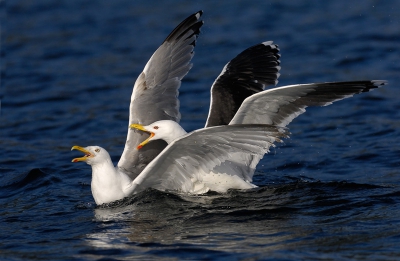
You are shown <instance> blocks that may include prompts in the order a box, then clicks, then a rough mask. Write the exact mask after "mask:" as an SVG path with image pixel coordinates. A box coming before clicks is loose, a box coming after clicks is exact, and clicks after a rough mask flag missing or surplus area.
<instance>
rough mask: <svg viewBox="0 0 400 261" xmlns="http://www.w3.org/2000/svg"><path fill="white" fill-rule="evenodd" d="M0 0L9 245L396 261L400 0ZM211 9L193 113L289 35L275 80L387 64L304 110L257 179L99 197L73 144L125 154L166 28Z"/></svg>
mask: <svg viewBox="0 0 400 261" xmlns="http://www.w3.org/2000/svg"><path fill="white" fill-rule="evenodd" d="M215 2H216V1H175V2H171V1H128V0H118V1H108V0H101V1H84V0H82V1H69V0H57V1H56V0H41V1H28V0H26V1H23V0H21V1H18V0H13V1H7V3H6V1H0V6H1V33H2V35H1V94H0V95H1V121H0V131H1V136H0V172H1V174H0V231H1V232H0V259H2V260H61V259H64V260H66V259H81V260H132V259H136V260H154V259H165V260H180V259H185V260H399V259H400V149H399V144H400V98H399V96H400V86H399V82H400V62H399V61H400V1H396V0H388V1H372V0H370V1H369V0H366V1H359V2H354V1H340V0H339V1H329V2H328V1H319V0H318V1H317V0H315V1H296V2H295V3H294V1H278V0H276V1H235V2H233V1H229V2H228V1H226V2H224V3H215ZM200 9H203V10H204V11H205V13H204V20H205V25H204V26H203V30H202V34H201V36H200V38H199V40H198V45H197V46H196V55H195V58H194V60H193V62H194V67H193V69H192V70H191V72H190V73H189V74H188V75H187V76H186V77H185V78H184V82H183V84H182V87H181V89H180V100H181V112H182V121H181V123H182V125H183V126H184V128H185V129H186V130H187V131H190V130H194V129H197V128H201V127H202V126H204V123H205V119H206V116H207V113H208V108H209V89H210V86H211V84H212V82H213V81H214V79H215V78H216V77H217V75H218V74H219V73H220V71H221V69H222V67H223V65H224V64H225V63H226V62H227V61H229V60H230V59H231V58H233V57H234V56H235V55H236V54H238V53H239V52H241V51H242V50H244V49H245V48H247V47H249V46H251V45H254V44H256V43H259V42H262V41H266V40H273V41H274V42H275V43H277V44H278V45H279V46H280V48H281V54H282V58H281V61H282V64H281V65H282V70H281V73H282V75H281V77H280V83H279V84H278V86H282V85H287V84H295V83H308V82H321V81H345V80H366V79H386V80H388V81H389V82H390V85H387V86H385V87H383V88H381V89H379V90H375V91H373V92H371V93H365V94H362V95H358V96H357V97H354V98H351V99H347V100H344V101H341V102H338V103H335V104H334V105H332V106H328V107H324V108H313V109H309V110H308V111H307V112H306V113H305V114H304V115H302V116H300V117H299V118H297V119H296V120H295V121H294V122H293V123H292V124H290V125H289V127H290V131H291V132H292V135H291V137H292V138H291V139H290V140H286V141H285V144H283V145H279V146H278V147H277V148H276V149H274V150H272V152H271V153H270V154H269V155H266V156H265V157H264V159H263V160H262V161H261V162H260V165H259V168H258V171H257V175H256V176H255V183H256V184H257V185H259V186H260V188H259V189H255V190H252V191H247V192H239V191H231V192H229V193H228V194H223V195H220V194H213V193H210V194H208V195H205V196H199V197H187V198H184V197H181V196H178V195H174V194H170V193H163V192H158V191H155V190H147V191H144V192H143V193H140V194H138V195H136V196H134V197H131V198H129V199H128V200H123V201H121V202H116V203H115V204H113V205H112V206H110V207H107V208H98V207H96V206H95V204H94V201H93V198H92V195H91V192H90V179H91V169H90V167H89V166H87V165H86V164H73V163H71V162H70V161H71V159H72V158H73V157H75V156H76V155H74V154H73V153H71V152H70V148H71V147H72V146H73V145H82V146H87V145H100V146H102V147H104V148H107V150H108V151H109V152H110V154H111V155H112V158H113V160H114V161H115V162H117V161H118V159H119V156H120V154H121V153H122V149H123V145H124V143H125V137H126V131H127V123H128V106H129V99H130V95H131V91H132V85H133V83H134V81H135V79H136V77H137V75H138V74H139V73H140V72H141V70H142V69H143V67H144V65H145V63H146V62H147V60H148V59H149V57H150V56H151V54H152V53H153V51H154V50H155V49H156V48H157V47H158V46H159V44H160V43H161V42H162V41H163V39H164V38H165V37H166V36H167V35H168V33H169V32H170V31H171V30H172V29H173V28H174V27H175V26H176V25H177V24H178V23H179V22H180V21H181V20H183V19H184V18H185V17H187V16H188V15H190V14H192V13H194V12H195V11H197V10H200Z"/></svg>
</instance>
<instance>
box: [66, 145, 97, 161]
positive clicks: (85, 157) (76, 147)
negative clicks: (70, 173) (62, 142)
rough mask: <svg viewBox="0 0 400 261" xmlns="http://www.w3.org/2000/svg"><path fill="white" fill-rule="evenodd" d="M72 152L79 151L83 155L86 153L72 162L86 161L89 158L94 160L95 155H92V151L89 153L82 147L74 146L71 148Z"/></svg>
mask: <svg viewBox="0 0 400 261" xmlns="http://www.w3.org/2000/svg"><path fill="white" fill-rule="evenodd" d="M71 150H79V151H82V152H83V153H85V156H83V157H80V158H75V159H73V160H72V162H78V161H86V160H87V159H88V158H93V155H92V153H90V151H88V150H86V149H84V148H82V147H80V146H73V147H72V148H71Z"/></svg>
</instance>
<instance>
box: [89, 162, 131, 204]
mask: <svg viewBox="0 0 400 261" xmlns="http://www.w3.org/2000/svg"><path fill="white" fill-rule="evenodd" d="M130 183H131V179H130V178H129V177H128V176H127V175H126V174H124V173H122V172H119V171H118V170H117V168H115V167H114V165H113V164H112V162H111V159H107V160H104V161H103V162H101V163H97V164H94V165H92V184H91V186H92V194H93V198H94V200H95V201H96V204H97V205H100V204H103V203H109V202H112V201H115V200H118V199H122V198H124V197H126V196H128V195H126V193H125V192H124V188H125V187H126V186H128V185H129V184H130Z"/></svg>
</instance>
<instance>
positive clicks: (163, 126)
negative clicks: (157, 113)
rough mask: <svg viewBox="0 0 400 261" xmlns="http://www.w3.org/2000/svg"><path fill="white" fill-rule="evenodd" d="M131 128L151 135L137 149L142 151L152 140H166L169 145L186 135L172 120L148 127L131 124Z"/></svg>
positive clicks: (157, 122) (155, 123) (158, 122)
mask: <svg viewBox="0 0 400 261" xmlns="http://www.w3.org/2000/svg"><path fill="white" fill-rule="evenodd" d="M129 127H130V128H132V129H138V130H141V131H145V132H148V133H150V137H149V138H148V139H146V140H145V141H143V142H142V143H140V144H139V146H137V149H141V148H142V147H143V146H144V145H146V143H148V142H149V141H152V140H159V139H161V140H165V141H166V142H167V143H168V144H169V143H171V142H172V141H174V140H175V139H177V138H179V137H181V136H183V135H185V134H186V131H185V130H184V129H183V128H182V127H181V126H180V125H179V124H178V123H177V122H175V121H171V120H162V121H156V122H154V123H152V124H150V125H147V126H143V125H141V124H131V125H129Z"/></svg>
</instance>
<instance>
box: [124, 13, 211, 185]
mask: <svg viewBox="0 0 400 261" xmlns="http://www.w3.org/2000/svg"><path fill="white" fill-rule="evenodd" d="M202 13H203V12H202V11H199V12H197V13H195V14H193V15H191V16H189V17H188V18H187V19H185V20H184V21H183V22H182V23H180V24H179V25H178V26H177V27H176V28H175V29H174V30H173V31H172V32H171V34H170V35H169V36H168V37H167V38H166V39H165V41H164V42H163V43H162V45H161V46H160V47H159V48H158V49H157V50H156V51H155V53H154V54H153V55H152V56H151V58H150V60H149V61H148V62H147V64H146V66H145V67H144V70H143V72H142V73H141V74H140V75H139V77H138V78H137V80H136V82H135V85H134V88H133V92H132V97H131V104H130V108H129V112H130V114H129V124H132V123H139V124H143V125H148V124H150V123H153V122H155V121H158V120H173V121H177V122H179V120H180V113H179V100H178V89H179V87H180V85H181V79H182V78H183V77H184V76H185V75H186V74H187V73H188V71H189V70H190V68H191V67H192V64H191V63H190V61H191V59H192V57H193V55H194V52H193V49H194V46H195V43H196V39H197V37H198V35H199V33H200V27H201V26H202V25H203V21H200V20H199V19H200V17H201V15H202ZM146 138H148V134H146V133H143V132H140V133H139V132H135V131H133V130H131V129H128V136H127V140H126V144H125V148H124V151H123V153H122V156H121V159H120V160H119V162H118V168H119V169H120V170H121V171H122V172H124V173H126V174H127V175H129V176H130V177H131V178H132V179H134V178H135V177H136V176H137V175H138V174H139V173H140V172H141V171H142V170H143V169H144V167H145V166H146V165H147V164H148V163H149V162H150V161H151V160H153V159H154V158H155V157H156V156H157V155H158V154H159V153H160V152H161V150H163V149H164V148H165V146H166V145H167V144H166V143H165V142H164V141H155V142H152V144H149V145H148V146H146V147H145V148H143V149H142V150H140V151H138V150H137V149H136V146H137V145H138V144H139V143H141V142H142V141H143V140H145V139H146Z"/></svg>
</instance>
